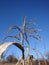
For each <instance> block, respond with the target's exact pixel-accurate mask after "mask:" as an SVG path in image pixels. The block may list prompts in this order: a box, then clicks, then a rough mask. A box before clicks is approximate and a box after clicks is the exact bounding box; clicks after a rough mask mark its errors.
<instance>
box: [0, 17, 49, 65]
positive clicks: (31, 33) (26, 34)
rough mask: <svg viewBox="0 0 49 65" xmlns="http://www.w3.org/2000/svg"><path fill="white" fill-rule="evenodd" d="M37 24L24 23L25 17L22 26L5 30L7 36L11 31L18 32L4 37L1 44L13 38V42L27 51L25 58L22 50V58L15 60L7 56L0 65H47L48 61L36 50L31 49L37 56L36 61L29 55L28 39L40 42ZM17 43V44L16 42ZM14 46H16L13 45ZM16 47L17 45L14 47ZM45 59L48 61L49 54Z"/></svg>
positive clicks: (31, 22)
mask: <svg viewBox="0 0 49 65" xmlns="http://www.w3.org/2000/svg"><path fill="white" fill-rule="evenodd" d="M37 27H38V26H37V24H36V23H35V22H33V21H28V22H27V21H26V17H24V18H23V25H22V26H20V27H19V26H15V25H14V26H11V27H10V28H9V29H8V30H7V32H6V33H7V34H8V33H9V32H11V30H13V29H15V30H16V31H18V32H17V33H16V34H15V35H13V36H12V35H7V36H5V38H4V39H3V41H2V42H5V40H6V39H7V38H14V39H16V40H17V41H15V42H16V43H19V44H20V45H21V46H22V47H23V48H24V49H25V50H27V52H26V56H27V57H25V56H24V50H23V57H21V59H19V58H18V59H16V58H15V57H14V56H12V55H9V56H8V57H7V58H6V62H5V61H4V60H3V61H2V62H0V65H2V64H5V65H6V64H7V65H12V63H14V64H13V65H48V64H49V61H47V60H46V59H45V56H44V55H43V54H42V53H41V52H40V50H37V49H36V48H32V50H33V51H34V52H35V53H36V55H37V59H36V58H34V55H29V52H30V51H29V49H30V48H31V47H30V42H29V40H28V39H29V38H30V37H32V38H35V39H37V40H39V41H41V37H40V36H39V34H38V32H39V31H40V29H37ZM18 41H19V42H18ZM25 42H26V46H24V43H25ZM15 45H16V44H15ZM16 46H17V45H16ZM18 48H20V46H18ZM39 54H40V55H41V59H39V58H38V57H39V56H38V55H39ZM46 56H47V59H48V60H49V54H47V55H46Z"/></svg>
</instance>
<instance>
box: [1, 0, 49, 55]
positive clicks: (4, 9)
mask: <svg viewBox="0 0 49 65" xmlns="http://www.w3.org/2000/svg"><path fill="white" fill-rule="evenodd" d="M23 16H27V19H29V20H30V19H34V20H35V22H36V23H37V24H38V25H39V26H40V29H42V31H41V32H40V35H41V37H42V39H43V40H44V41H45V43H46V47H47V50H49V0H0V41H2V39H3V37H4V34H5V31H6V30H7V29H8V28H9V27H10V26H11V25H19V26H20V25H21V24H22V18H23ZM30 42H31V44H32V43H35V44H36V45H37V48H38V49H40V50H41V51H42V48H41V47H42V44H40V42H37V41H34V40H33V42H32V40H31V41H30ZM32 46H34V44H32ZM12 48H13V47H10V52H13V49H12ZM14 49H16V48H14ZM15 51H16V50H15ZM15 51H14V52H13V53H15ZM31 53H32V52H31ZM15 55H16V54H15Z"/></svg>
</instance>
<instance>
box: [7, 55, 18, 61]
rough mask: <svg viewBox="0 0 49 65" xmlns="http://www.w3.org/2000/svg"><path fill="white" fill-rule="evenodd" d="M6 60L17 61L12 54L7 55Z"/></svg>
mask: <svg viewBox="0 0 49 65" xmlns="http://www.w3.org/2000/svg"><path fill="white" fill-rule="evenodd" d="M6 60H7V61H8V62H17V61H18V60H17V59H16V58H15V57H14V56H13V55H9V56H8V57H7V58H6Z"/></svg>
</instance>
